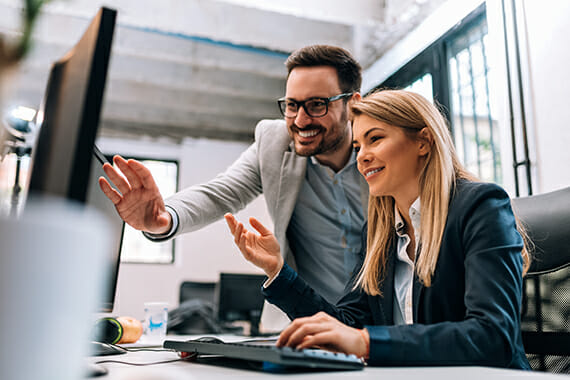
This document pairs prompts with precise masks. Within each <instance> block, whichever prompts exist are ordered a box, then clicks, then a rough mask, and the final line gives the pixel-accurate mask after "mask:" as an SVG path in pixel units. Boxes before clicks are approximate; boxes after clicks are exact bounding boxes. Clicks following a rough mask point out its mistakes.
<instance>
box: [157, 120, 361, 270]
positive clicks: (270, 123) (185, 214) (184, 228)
mask: <svg viewBox="0 0 570 380" xmlns="http://www.w3.org/2000/svg"><path fill="white" fill-rule="evenodd" d="M306 170H307V157H302V156H299V155H297V154H296V153H295V150H294V147H293V142H292V140H291V138H290V137H289V133H288V131H287V127H286V125H285V122H284V121H283V120H262V121H260V122H259V123H258V124H257V127H256V129H255V142H254V143H253V144H252V145H251V146H250V147H249V148H248V149H247V150H246V151H245V152H243V153H242V154H241V156H240V157H239V158H238V159H237V160H236V161H235V162H234V163H233V164H232V165H231V166H230V167H229V168H228V169H226V171H225V172H223V173H221V174H219V175H218V176H216V177H215V178H214V179H213V180H211V181H210V182H208V183H205V184H202V185H196V186H191V187H189V188H187V189H184V190H182V191H180V192H178V193H176V194H175V195H173V196H172V197H170V198H168V199H167V200H166V204H167V205H168V206H170V207H172V208H173V209H174V210H176V212H177V214H178V217H179V219H180V220H179V222H180V225H179V228H178V231H177V232H176V234H175V235H174V236H176V235H178V234H180V233H183V232H190V231H195V230H198V229H200V228H202V227H204V226H206V225H208V224H210V223H212V222H214V221H216V220H218V219H220V218H221V217H223V215H224V214H225V213H226V212H232V213H235V212H237V211H239V210H241V209H243V208H244V207H245V206H247V204H249V203H250V202H251V201H253V200H254V199H255V198H256V197H257V196H259V195H260V194H262V193H263V195H264V196H265V202H266V204H267V210H268V211H269V215H270V216H271V219H272V220H273V224H274V233H275V236H276V237H277V240H278V241H279V244H280V245H281V252H282V254H283V257H284V258H285V261H286V262H287V264H288V265H289V266H291V267H292V268H294V269H296V268H297V267H296V265H295V261H294V257H293V255H292V254H291V249H290V247H289V243H288V241H287V237H286V232H287V227H288V225H289V220H290V219H291V215H292V213H293V209H294V208H295V203H296V202H297V196H298V194H299V190H300V189H301V185H302V183H303V179H304V177H305V172H306ZM361 189H362V191H361V200H362V205H363V208H364V209H365V210H366V209H367V205H368V185H367V184H366V181H365V180H364V179H362V180H361Z"/></svg>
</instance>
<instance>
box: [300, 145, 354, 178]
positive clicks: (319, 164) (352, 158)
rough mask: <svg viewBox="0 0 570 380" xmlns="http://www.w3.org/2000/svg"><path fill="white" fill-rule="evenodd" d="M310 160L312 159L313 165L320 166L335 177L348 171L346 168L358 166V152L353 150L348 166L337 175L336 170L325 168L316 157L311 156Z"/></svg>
mask: <svg viewBox="0 0 570 380" xmlns="http://www.w3.org/2000/svg"><path fill="white" fill-rule="evenodd" d="M309 159H310V161H311V163H312V164H313V165H316V166H320V167H323V168H325V169H326V170H327V173H329V172H330V173H332V175H333V176H334V175H335V174H338V173H342V172H343V171H345V170H346V168H348V167H350V166H352V165H356V152H355V151H354V150H353V151H352V153H350V157H349V158H348V161H347V162H346V165H344V167H343V168H342V169H340V170H339V171H338V172H337V173H335V172H334V170H332V169H331V168H329V167H328V166H325V165H323V164H321V163H320V162H319V160H317V158H316V157H315V156H310V157H309Z"/></svg>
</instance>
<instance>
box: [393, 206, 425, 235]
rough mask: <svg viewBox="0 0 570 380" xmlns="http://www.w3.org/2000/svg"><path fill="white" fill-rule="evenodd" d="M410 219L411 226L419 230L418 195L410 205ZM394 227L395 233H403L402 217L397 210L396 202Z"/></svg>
mask: <svg viewBox="0 0 570 380" xmlns="http://www.w3.org/2000/svg"><path fill="white" fill-rule="evenodd" d="M409 213H410V219H411V221H412V227H414V231H418V232H419V228H420V197H417V198H416V200H415V201H414V203H412V205H411V206H410V210H409ZM394 227H395V228H396V233H398V235H400V236H401V235H402V234H403V230H404V219H403V218H402V216H401V215H400V211H398V207H397V206H396V203H394Z"/></svg>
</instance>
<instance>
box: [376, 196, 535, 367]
mask: <svg viewBox="0 0 570 380" xmlns="http://www.w3.org/2000/svg"><path fill="white" fill-rule="evenodd" d="M461 199H462V200H461V201H460V202H456V203H452V205H451V206H450V213H449V215H448V221H447V225H446V231H445V232H444V237H443V241H442V251H443V250H448V253H449V252H450V251H455V252H454V253H453V254H456V255H463V265H464V271H465V292H464V308H465V317H464V319H463V320H460V321H441V322H438V323H433V324H412V325H400V326H366V327H367V329H368V331H369V333H370V337H371V343H370V360H369V363H370V364H371V365H488V366H500V367H514V368H528V362H527V361H526V358H524V352H521V351H522V349H521V348H522V342H521V340H520V339H521V338H520V307H521V295H522V258H521V249H522V248H523V242H522V238H521V236H520V235H519V233H518V232H517V230H516V225H515V218H514V215H513V213H512V210H511V206H510V200H509V198H508V196H507V195H506V193H505V192H504V191H503V190H502V189H500V188H499V187H497V186H494V185H486V186H482V187H478V188H476V189H474V191H472V192H470V193H468V194H463V195H462V196H461ZM451 207H454V209H453V210H451ZM454 234H458V236H456V237H455V238H454V237H453V236H451V235H454ZM457 242H458V243H457ZM457 244H460V246H457ZM441 258H442V253H440V259H441ZM436 274H437V270H436ZM437 275H440V276H443V278H445V274H443V273H439V274H437ZM457 306H458V307H461V306H462V305H457Z"/></svg>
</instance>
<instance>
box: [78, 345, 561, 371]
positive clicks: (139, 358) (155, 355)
mask: <svg viewBox="0 0 570 380" xmlns="http://www.w3.org/2000/svg"><path fill="white" fill-rule="evenodd" d="M169 339H176V340H182V338H181V337H172V338H171V337H169ZM176 359H178V354H177V353H175V352H172V351H137V352H128V353H127V354H123V355H112V356H99V357H90V358H88V360H89V362H91V363H98V362H101V361H120V362H128V363H137V364H145V363H155V362H160V361H167V360H176ZM100 365H101V366H103V367H105V368H106V369H107V370H108V374H107V375H105V376H103V377H98V378H95V379H101V380H180V379H184V380H193V379H196V380H198V379H199V380H203V379H208V380H210V379H212V380H216V379H275V378H276V377H282V378H283V379H291V380H298V379H318V378H325V377H326V380H334V379H344V380H346V379H347V378H349V379H375V380H382V379H385V380H402V379H406V380H408V379H409V380H448V379H449V380H456V379H460V380H495V379H511V380H515V379H523V380H524V379H537V380H542V379H544V380H547V379H551V380H556V379H558V380H561V379H570V377H569V376H568V375H555V374H547V373H541V372H531V371H519V370H508V369H498V368H489V367H366V368H364V370H362V371H326V372H324V371H323V372H306V373H303V372H298V373H295V374H291V373H286V374H276V373H266V372H261V371H257V370H253V369H246V368H232V367H229V366H223V365H217V364H216V365H214V364H202V363H196V362H189V361H176V362H171V363H165V364H155V365H147V366H134V365H127V364H121V363H111V362H107V363H101V364H100Z"/></svg>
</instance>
